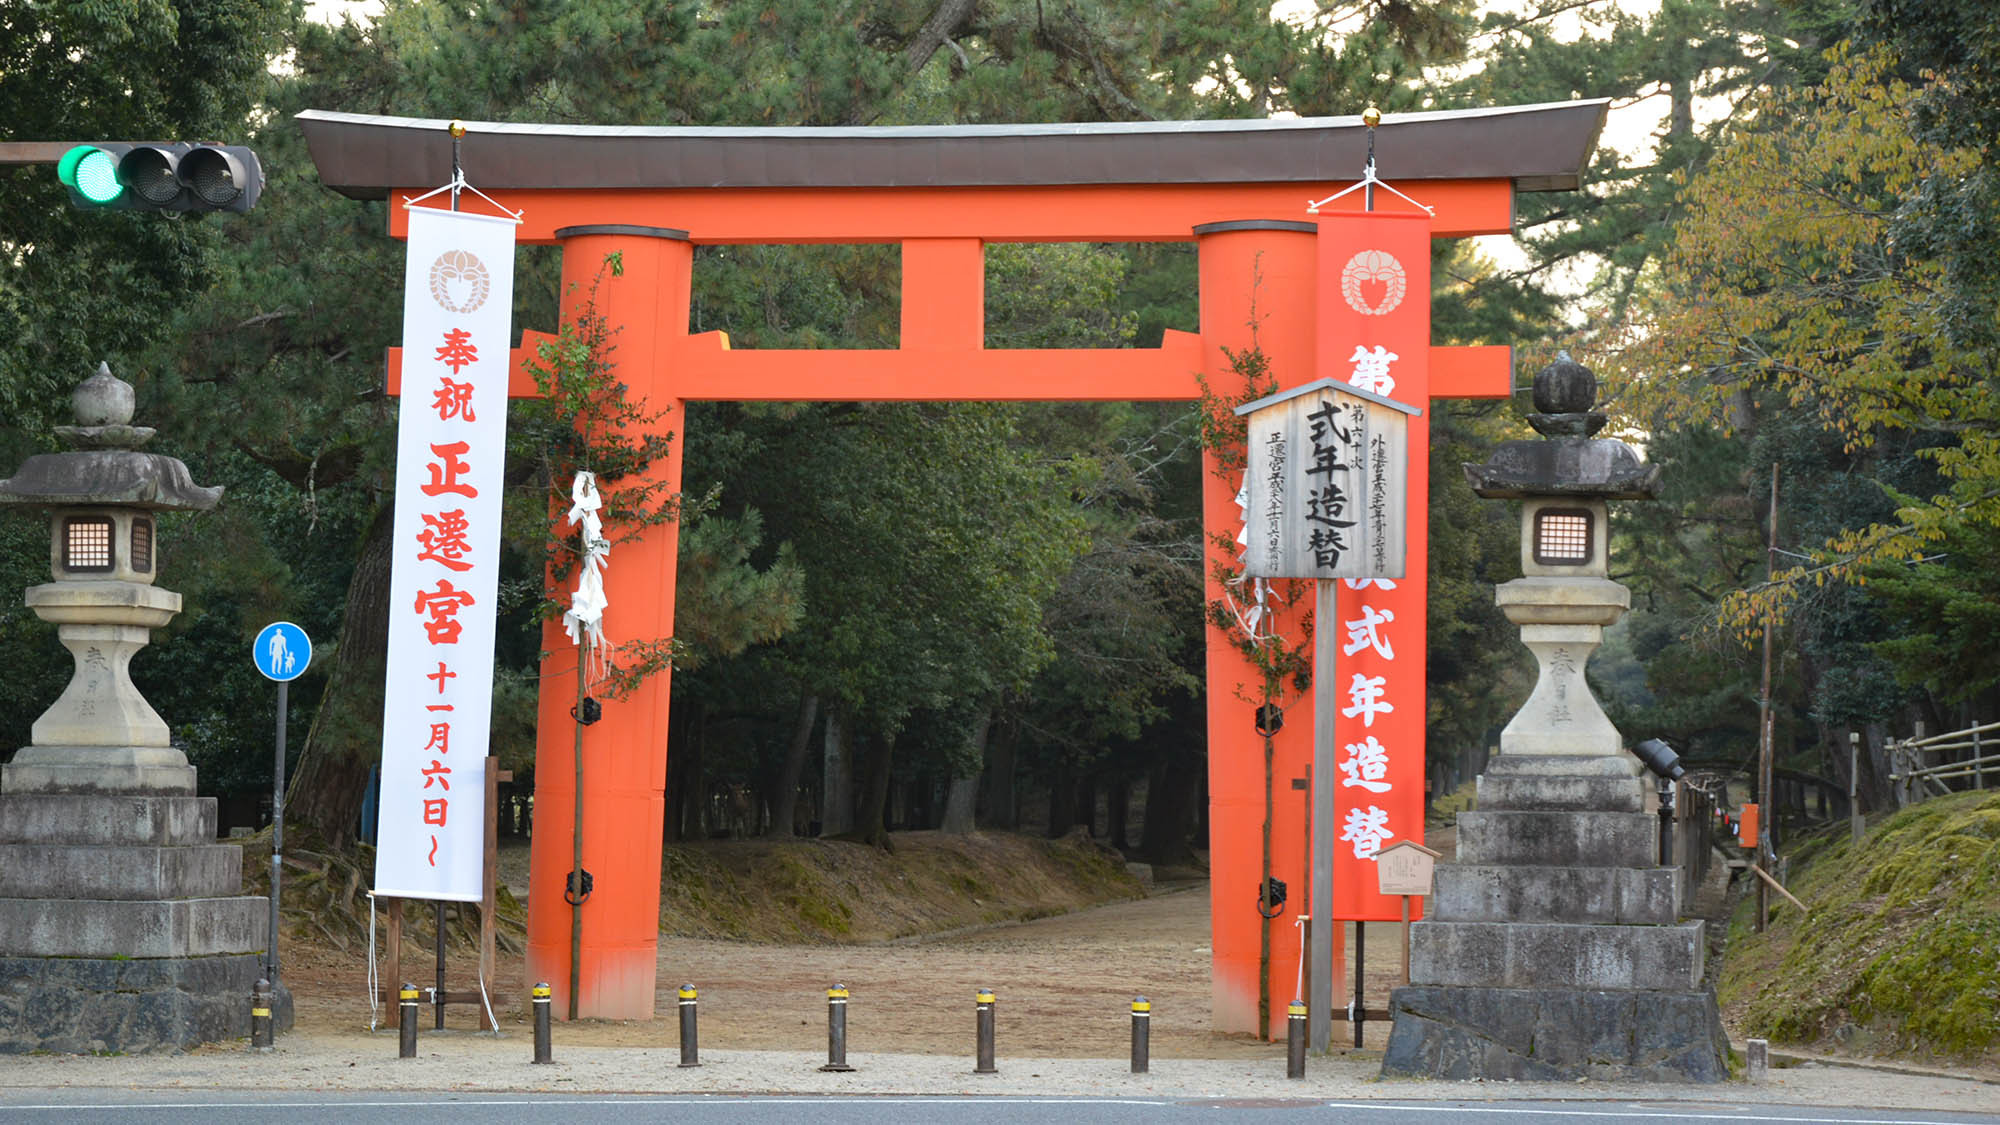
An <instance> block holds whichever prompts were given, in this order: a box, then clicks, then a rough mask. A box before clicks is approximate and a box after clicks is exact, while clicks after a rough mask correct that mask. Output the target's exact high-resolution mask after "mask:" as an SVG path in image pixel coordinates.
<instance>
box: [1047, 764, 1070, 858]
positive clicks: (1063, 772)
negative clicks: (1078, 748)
mask: <svg viewBox="0 0 2000 1125" xmlns="http://www.w3.org/2000/svg"><path fill="white" fill-rule="evenodd" d="M1074 827H1076V771H1075V770H1073V769H1071V768H1070V767H1069V765H1068V764H1066V763H1065V764H1063V765H1059V766H1057V767H1056V769H1055V777H1054V778H1052V779H1050V781H1049V839H1051V840H1057V839H1061V838H1062V837H1064V836H1067V835H1069V830H1070V829H1072V828H1074Z"/></svg>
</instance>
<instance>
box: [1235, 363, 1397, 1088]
mask: <svg viewBox="0 0 2000 1125" xmlns="http://www.w3.org/2000/svg"><path fill="white" fill-rule="evenodd" d="M1378 350H1379V349H1378ZM1236 413H1237V414H1238V415H1239V416H1243V415H1247V416H1248V425H1249V431H1250V432H1249V437H1248V446H1247V450H1246V451H1247V453H1248V459H1247V465H1246V467H1245V472H1244V478H1243V492H1242V495H1241V497H1240V501H1241V503H1242V504H1243V524H1244V540H1243V542H1244V547H1245V550H1244V554H1243V569H1244V572H1245V573H1247V574H1250V575H1252V576H1254V577H1257V578H1310V579H1316V580H1317V581H1316V582H1315V583H1314V586H1315V593H1314V601H1313V605H1314V611H1313V613H1314V620H1315V621H1316V622H1317V623H1318V626H1317V630H1316V632H1315V634H1314V644H1313V696H1314V698H1313V771H1312V776H1313V796H1312V809H1313V815H1312V891H1311V894H1312V898H1311V902H1312V904H1313V927H1312V935H1311V939H1310V940H1311V949H1310V951H1309V954H1308V960H1309V965H1310V972H1309V978H1308V979H1309V980H1310V981H1311V986H1310V987H1311V996H1310V998H1309V1001H1308V1003H1307V1010H1308V1011H1309V1013H1310V1029H1309V1034H1310V1036H1311V1041H1312V1046H1313V1049H1314V1050H1326V1049H1327V1047H1328V1046H1329V1045H1330V1044H1331V1042H1332V1024H1331V1016H1332V1009H1333V982H1334V979H1335V978H1334V968H1333V947H1334V945H1335V944H1336V943H1337V942H1339V940H1340V937H1339V923H1338V922H1337V921H1336V918H1338V917H1339V915H1338V914H1337V913H1336V911H1335V901H1334V889H1335V878H1334V869H1335V867H1336V866H1337V865H1348V866H1350V867H1351V866H1353V865H1358V864H1360V863H1364V862H1367V861H1370V860H1375V859H1377V848H1379V846H1380V845H1381V844H1382V843H1383V842H1385V841H1386V840H1388V839H1389V838H1390V837H1391V836H1393V835H1395V834H1396V832H1397V831H1398V828H1397V827H1396V826H1395V825H1394V824H1393V823H1392V821H1391V813H1390V810H1389V809H1388V808H1385V807H1381V806H1376V805H1370V806H1368V807H1367V808H1365V809H1362V808H1357V809H1354V810H1352V811H1351V813H1350V815H1349V818H1348V820H1347V821H1346V822H1345V823H1341V822H1339V820H1338V813H1337V810H1336V808H1335V805H1336V803H1337V802H1336V796H1335V786H1336V781H1335V778H1336V777H1339V778H1342V780H1341V781H1340V782H1339V784H1340V785H1343V786H1358V787H1360V788H1361V789H1363V790H1364V791H1366V792H1367V793H1368V794H1370V795H1371V796H1380V795H1382V794H1386V793H1388V792H1389V791H1390V790H1392V789H1394V788H1395V780H1396V779H1394V778H1392V777H1391V773H1390V770H1391V763H1390V758H1391V755H1393V754H1394V753H1395V752H1396V749H1397V748H1396V747H1395V746H1394V745H1393V744H1392V745H1391V746H1387V747H1384V746H1383V745H1382V744H1381V743H1380V742H1378V741H1377V740H1376V739H1375V738H1374V737H1373V736H1372V735H1371V736H1369V737H1366V738H1365V739H1363V740H1361V741H1357V742H1350V743H1348V744H1347V745H1346V752H1347V754H1348V758H1347V760H1345V761H1342V760H1340V757H1339V755H1338V754H1337V753H1336V751H1337V750H1338V749H1339V748H1340V746H1341V741H1340V739H1339V738H1338V737H1337V736H1336V735H1337V732H1336V729H1335V728H1336V719H1335V714H1336V712H1337V711H1339V709H1340V704H1339V699H1338V696H1337V686H1338V677H1337V676H1336V674H1335V672H1336V668H1335V653H1336V652H1338V651H1341V650H1340V647H1339V645H1338V644H1337V643H1336V641H1335V636H1336V634H1335V628H1334V623H1335V622H1336V621H1339V619H1340V615H1339V601H1338V595H1337V593H1336V592H1335V589H1334V587H1335V585H1336V581H1335V580H1336V579H1347V580H1349V581H1350V582H1353V581H1356V580H1367V581H1373V580H1376V579H1398V578H1402V577H1403V571H1404V552H1405V549H1406V546H1407V544H1406V542H1405V527H1406V521H1407V519H1408V513H1407V511H1406V510H1405V503H1406V501H1407V499H1408V494H1409V476H1410V441H1409V435H1410V418H1411V417H1412V416H1414V415H1418V414H1421V413H1422V411H1420V410H1418V409H1417V408H1416V407H1414V406H1405V405H1403V404H1402V403H1400V402H1397V401H1395V400H1394V399H1391V398H1387V397H1385V396H1383V395H1379V394H1376V393H1375V392H1373V391H1369V390H1364V389H1362V388H1361V387H1359V386H1356V385H1354V384H1352V383H1343V382H1340V381H1339V380H1337V379H1332V378H1325V379H1317V380H1314V381H1313V382H1310V383H1307V384H1305V385H1304V386H1301V387H1295V388H1293V389H1292V390H1289V391H1285V392H1282V393H1280V394H1275V395H1271V396H1269V397H1267V398H1261V399H1258V400H1257V401H1255V402H1251V403H1246V404H1244V405H1242V406H1239V407H1237V408H1236ZM1393 620H1394V615H1393V614H1381V615H1376V614H1373V613H1372V612H1364V614H1363V616H1362V618H1361V619H1358V620H1353V621H1348V622H1344V623H1343V624H1344V625H1345V627H1346V628H1347V629H1348V630H1349V632H1350V647H1348V648H1347V649H1346V650H1345V651H1346V652H1347V653H1348V654H1349V656H1350V657H1351V656H1353V655H1354V654H1355V653H1357V652H1360V651H1362V650H1363V649H1368V650H1372V651H1377V652H1380V653H1381V654H1382V655H1383V657H1384V659H1390V658H1392V655H1393V648H1392V647H1391V646H1389V645H1388V644H1386V643H1385V642H1384V640H1383V638H1382V636H1381V634H1380V633H1379V632H1378V631H1377V630H1378V626H1379V625H1380V624H1383V623H1387V622H1390V621H1393ZM1355 637H1360V638H1363V639H1362V640H1361V641H1360V647H1358V648H1357V647H1352V644H1353V638H1355ZM1387 679H1388V677H1387V676H1386V674H1385V675H1383V676H1379V677H1369V676H1367V675H1365V674H1356V675H1355V676H1354V678H1353V681H1352V682H1351V683H1350V685H1349V687H1350V688H1351V689H1353V690H1350V692H1349V694H1350V696H1351V697H1353V702H1352V703H1351V705H1350V707H1349V709H1348V710H1347V712H1346V713H1347V714H1348V715H1350V716H1352V715H1356V714H1362V715H1365V725H1366V726H1367V727H1373V726H1374V712H1375V711H1376V710H1381V711H1384V712H1388V711H1393V710H1394V706H1393V704H1389V705H1383V704H1382V703H1381V700H1380V699H1379V694H1378V693H1379V692H1380V691H1381V690H1382V689H1383V688H1384V686H1385V684H1386V683H1387ZM1357 693H1358V694H1357ZM1387 727H1388V724H1386V723H1385V724H1384V730H1385V731H1386V730H1387ZM1421 756H1422V752H1421V750H1419V751H1418V757H1419V760H1420V761H1421ZM1417 830H1418V831H1421V825H1420V824H1419V826H1418V828H1417ZM1340 840H1345V841H1347V842H1348V843H1350V844H1352V845H1353V850H1352V852H1351V853H1348V854H1350V855H1352V857H1353V858H1352V859H1351V860H1348V859H1342V858H1340V856H1339V849H1338V841H1340ZM1403 905H1404V911H1405V913H1404V918H1405V919H1406V920H1407V918H1408V917H1409V915H1408V907H1409V901H1408V900H1407V899H1405V900H1404V904H1403ZM1360 961H1361V959H1360V955H1359V953H1358V951H1357V954H1356V957H1355V994H1356V1003H1355V1006H1354V1009H1353V1010H1354V1011H1355V1012H1357V1013H1359V1012H1361V1011H1362V1008H1361V1005H1360V1002H1359V997H1360V988H1361V972H1360V970H1361V964H1360ZM1354 1031H1355V1046H1357V1047H1358V1046H1360V1045H1361V1039H1360V1035H1361V1024H1360V1022H1359V1021H1358V1019H1357V1022H1356V1023H1355V1025H1354Z"/></svg>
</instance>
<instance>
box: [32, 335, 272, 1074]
mask: <svg viewBox="0 0 2000 1125" xmlns="http://www.w3.org/2000/svg"><path fill="white" fill-rule="evenodd" d="M76 407H77V422H78V425H76V426H64V427H58V429H57V433H58V434H59V435H60V436H62V437H64V438H65V439H67V440H68V441H69V442H70V443H71V444H72V445H74V446H77V447H79V448H78V449H77V450H75V451H73V452H68V453H54V454H40V455H37V456H34V457H31V458H29V459H28V461H27V463H25V464H24V465H22V466H21V470H20V471H19V472H18V473H16V474H15V475H14V476H13V477H11V478H9V479H6V480H0V505H14V506H17V507H20V508H24V509H29V510H35V511H43V512H46V513H48V515H49V519H50V528H51V548H50V555H51V557H50V570H51V572H52V577H53V579H54V581H51V582H48V583H45V584H43V585H40V586H35V587H32V588H31V589H29V590H28V593H27V599H26V600H27V604H28V607H29V608H30V609H32V610H33V611H34V612H35V615H36V616H38V617H40V618H41V619H42V620H44V621H48V622H50V623H52V624H54V625H55V626H56V634H57V636H58V637H59V638H60V639H61V641H62V643H63V646H64V647H65V648H67V649H69V651H70V654H71V656H72V657H73V658H74V660H75V662H76V668H75V673H74V675H73V676H72V678H71V680H70V682H69V686H68V687H67V688H66V689H64V691H63V693H62V695H61V697H60V698H58V699H57V700H56V702H55V704H54V706H52V707H50V708H49V709H48V711H47V712H46V713H44V714H43V715H42V716H41V718H39V719H37V720H36V721H35V723H34V727H33V732H32V733H33V738H34V744H33V745H31V746H26V747H23V748H21V749H20V750H19V751H18V752H16V753H15V755H14V758H13V760H12V761H11V762H9V763H8V764H7V765H5V766H0V1052H18V1051H38V1050H39V1051H59V1052H78V1053H81V1052H100V1051H119V1052H137V1051H154V1050H180V1049H185V1048H188V1047H193V1046H196V1045H198V1044H201V1043H205V1042H212V1041H215V1040H219V1039H229V1038H235V1037H239V1036H246V1035H248V1034H249V1033H250V996H251V990H252V986H253V985H254V984H255V983H256V981H257V979H258V978H259V977H260V976H261V975H262V965H263V956H262V955H263V952H264V950H265V948H266V930H267V922H266V911H267V905H266V901H265V900H264V899H263V898H259V897H254V896H246V895H243V894H242V893H241V892H242V886H243V878H242V868H243V849H242V848H240V847H238V846H236V845H234V844H220V843H217V842H216V839H215V828H216V810H215V799H214V798H212V797H197V796H196V795H195V770H194V767H193V766H191V765H189V764H188V760H187V757H186V755H184V754H182V753H181V752H180V751H179V750H178V749H175V748H174V746H173V745H172V743H171V741H170V739H169V732H168V729H167V724H166V723H165V722H163V721H162V720H161V719H160V717H159V715H157V714H156V713H154V711H153V708H152V707H151V706H150V705H149V704H148V703H147V702H146V700H145V698H144V697H142V696H141V695H140V694H139V691H138V689H137V688H136V687H134V686H133V684H132V679H131V674H130V669H131V663H132V658H133V655H134V654H135V653H137V652H138V651H139V650H140V649H142V648H144V647H145V646H146V644H147V643H148V642H149V641H150V640H151V635H152V630H153V629H155V628H158V627H160V626H162V625H165V624H166V623H167V622H168V621H170V620H172V618H173V616H174V614H176V613H178V612H179V611H180V607H181V598H180V595H179V594H176V593H174V592H172V591H170V590H163V589H160V588H159V587H157V586H155V585H153V577H154V573H155V571H156V570H157V565H158V551H157V541H156V538H155V525H154V519H153V513H154V512H156V511H159V510H163V509H169V510H170V509H190V510H202V509H207V508H212V507H214V506H215V503H216V502H217V500H219V499H220V498H221V490H220V489H211V488H201V487H199V486H197V485H195V484H194V482H193V481H192V480H191V479H189V477H188V472H187V467H186V466H185V465H183V464H181V462H179V461H178V460H175V459H174V458H171V457H164V456H161V455H159V454H154V453H141V452H139V451H138V450H137V449H136V447H137V446H138V445H141V444H143V443H144V442H145V441H146V440H147V439H148V438H150V437H151V436H152V434H153V431H151V430H149V429H145V428H143V427H135V426H132V425H129V422H130V421H131V417H132V388H131V387H130V386H128V385H126V384H125V383H123V382H122V381H120V380H118V379H116V378H114V377H113V376H112V375H111V373H110V372H109V371H108V370H106V369H103V368H100V369H99V371H98V373H97V374H96V375H95V376H93V377H91V378H90V379H89V380H86V381H85V383H84V384H83V386H81V387H79V388H78V390H77V394H76ZM273 1015H274V1017H276V1018H277V1020H278V1026H281V1027H289V1026H290V1023H291V999H290V995H289V994H288V993H280V995H279V997H278V999H277V1002H276V1004H275V1005H274V1011H273Z"/></svg>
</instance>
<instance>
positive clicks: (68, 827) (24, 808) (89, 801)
mask: <svg viewBox="0 0 2000 1125" xmlns="http://www.w3.org/2000/svg"><path fill="white" fill-rule="evenodd" d="M214 842H215V798H213V797H124V796H108V795H84V794H73V793H60V794H58V793H19V794H15V793H9V794H0V844H163V845H180V844H213V843H214Z"/></svg>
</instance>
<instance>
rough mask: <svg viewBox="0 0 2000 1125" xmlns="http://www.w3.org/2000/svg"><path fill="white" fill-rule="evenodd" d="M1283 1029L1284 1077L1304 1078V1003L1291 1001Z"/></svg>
mask: <svg viewBox="0 0 2000 1125" xmlns="http://www.w3.org/2000/svg"><path fill="white" fill-rule="evenodd" d="M1290 1013H1291V1014H1290V1016H1289V1017H1288V1019H1287V1020H1286V1027H1285V1077H1287V1078H1304V1077H1305V1076H1306V1003H1305V1001H1303V1000H1294V1001H1292V1006H1291V1009H1290Z"/></svg>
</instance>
